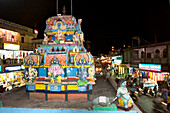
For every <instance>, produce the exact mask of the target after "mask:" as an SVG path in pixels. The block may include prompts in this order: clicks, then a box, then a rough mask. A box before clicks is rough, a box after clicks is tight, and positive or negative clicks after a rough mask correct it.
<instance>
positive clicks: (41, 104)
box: [0, 77, 115, 110]
mask: <svg viewBox="0 0 170 113" xmlns="http://www.w3.org/2000/svg"><path fill="white" fill-rule="evenodd" d="M98 96H107V97H113V96H115V91H114V90H113V88H112V86H111V84H110V83H109V81H106V82H104V79H103V77H100V78H98V79H97V80H96V84H95V85H94V89H93V92H92V95H91V96H90V101H83V102H79V101H65V102H56V101H44V100H29V99H27V94H26V88H25V87H21V88H16V89H14V90H11V91H8V92H5V93H3V94H1V97H0V99H1V101H3V105H4V107H16V108H18V107H20V108H41V109H42V108H44V109H49V108H51V109H80V110H87V109H89V108H90V107H92V100H93V99H94V98H96V97H98Z"/></svg>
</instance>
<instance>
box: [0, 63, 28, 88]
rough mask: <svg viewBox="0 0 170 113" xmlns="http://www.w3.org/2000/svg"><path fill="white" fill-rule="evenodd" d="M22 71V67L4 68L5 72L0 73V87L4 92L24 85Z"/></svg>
mask: <svg viewBox="0 0 170 113" xmlns="http://www.w3.org/2000/svg"><path fill="white" fill-rule="evenodd" d="M23 69H24V66H8V67H5V72H4V73H0V86H2V87H4V88H5V91H8V90H11V89H12V88H14V87H20V86H23V85H25V82H24V80H23ZM12 86H13V87H12Z"/></svg>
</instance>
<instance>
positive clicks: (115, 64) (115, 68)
mask: <svg viewBox="0 0 170 113" xmlns="http://www.w3.org/2000/svg"><path fill="white" fill-rule="evenodd" d="M122 60H123V57H122V55H119V56H113V57H112V75H116V74H117V75H118V76H119V77H121V78H124V77H125V75H127V74H128V71H127V64H122Z"/></svg>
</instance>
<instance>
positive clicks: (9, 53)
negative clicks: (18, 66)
mask: <svg viewBox="0 0 170 113" xmlns="http://www.w3.org/2000/svg"><path fill="white" fill-rule="evenodd" d="M30 53H33V51H22V50H19V51H16V50H0V58H1V59H8V58H9V59H22V58H23V57H24V56H27V55H29V54H30Z"/></svg>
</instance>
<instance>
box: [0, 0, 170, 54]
mask: <svg viewBox="0 0 170 113" xmlns="http://www.w3.org/2000/svg"><path fill="white" fill-rule="evenodd" d="M58 3H59V7H58V12H59V13H61V14H62V10H63V6H65V7H66V15H70V14H71V10H70V9H71V7H70V4H71V2H70V0H58ZM72 14H73V16H75V17H76V19H79V18H81V19H82V20H83V22H82V31H83V32H84V35H85V37H84V38H85V40H89V41H91V52H92V54H93V55H97V54H98V53H108V51H109V50H111V46H115V48H116V49H118V48H120V47H122V46H123V44H125V45H129V46H131V45H132V43H131V38H132V37H133V36H139V37H141V38H143V39H145V40H148V41H149V42H152V43H153V42H154V41H155V36H156V37H157V41H158V42H163V41H170V38H169V37H170V8H169V1H168V0H73V12H72ZM56 15H57V14H56V0H0V18H2V19H5V20H8V21H11V22H15V23H18V24H21V25H24V26H28V27H31V28H36V29H37V30H38V31H39V35H38V38H43V32H44V30H45V26H46V23H45V22H46V19H48V18H49V17H51V16H56ZM35 25H36V27H35Z"/></svg>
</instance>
